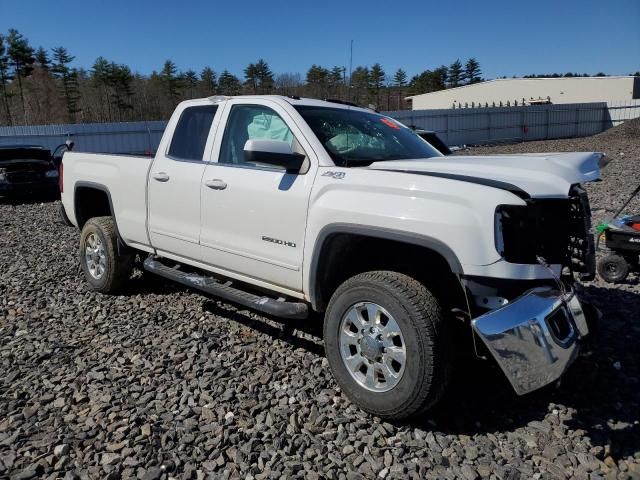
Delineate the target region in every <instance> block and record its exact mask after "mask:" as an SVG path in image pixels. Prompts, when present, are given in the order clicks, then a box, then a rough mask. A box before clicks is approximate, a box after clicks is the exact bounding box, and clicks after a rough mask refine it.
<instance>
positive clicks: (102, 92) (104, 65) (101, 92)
mask: <svg viewBox="0 0 640 480" xmlns="http://www.w3.org/2000/svg"><path fill="white" fill-rule="evenodd" d="M90 83H91V85H92V86H93V87H94V88H95V89H96V91H97V95H98V105H99V111H100V119H101V121H107V122H110V121H112V120H113V117H112V115H111V102H110V101H109V96H110V92H109V90H110V64H109V61H108V60H107V59H106V58H104V57H98V58H96V61H95V62H94V63H93V67H91V81H90Z"/></svg>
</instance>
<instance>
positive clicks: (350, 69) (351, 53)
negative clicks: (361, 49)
mask: <svg viewBox="0 0 640 480" xmlns="http://www.w3.org/2000/svg"><path fill="white" fill-rule="evenodd" d="M352 72H353V40H351V51H350V53H349V99H351V73H352Z"/></svg>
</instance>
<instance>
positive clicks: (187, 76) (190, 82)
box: [182, 70, 198, 98]
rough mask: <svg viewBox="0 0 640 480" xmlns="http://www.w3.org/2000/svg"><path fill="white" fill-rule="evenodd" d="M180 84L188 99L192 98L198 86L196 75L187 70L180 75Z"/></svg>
mask: <svg viewBox="0 0 640 480" xmlns="http://www.w3.org/2000/svg"><path fill="white" fill-rule="evenodd" d="M182 84H183V85H184V87H185V89H186V90H187V92H188V98H193V97H194V92H195V89H196V87H197V86H198V74H197V73H196V72H195V71H193V70H187V71H186V72H184V75H182Z"/></svg>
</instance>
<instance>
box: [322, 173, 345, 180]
mask: <svg viewBox="0 0 640 480" xmlns="http://www.w3.org/2000/svg"><path fill="white" fill-rule="evenodd" d="M345 175H346V173H345V172H332V171H328V172H324V173H323V174H322V176H323V177H331V178H333V179H335V180H342V179H343V178H344V176H345Z"/></svg>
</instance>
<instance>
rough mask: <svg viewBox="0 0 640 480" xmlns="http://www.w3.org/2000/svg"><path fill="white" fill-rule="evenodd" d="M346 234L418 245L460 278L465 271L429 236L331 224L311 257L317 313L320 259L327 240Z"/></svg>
mask: <svg viewBox="0 0 640 480" xmlns="http://www.w3.org/2000/svg"><path fill="white" fill-rule="evenodd" d="M340 233H346V234H354V235H362V236H364V237H372V238H379V239H383V240H394V241H397V242H403V243H408V244H411V245H417V246H420V247H425V248H428V249H430V250H433V251H434V252H436V253H437V254H439V255H440V256H442V257H443V258H444V259H445V261H446V262H447V263H448V265H449V267H450V268H451V272H452V273H453V274H455V275H456V276H458V277H460V276H461V275H463V273H464V271H463V269H462V264H461V263H460V260H459V259H458V257H457V255H456V254H455V252H454V251H453V250H452V249H451V248H450V247H449V246H448V245H447V244H445V243H444V242H442V241H441V240H438V239H436V238H433V237H429V236H427V235H420V234H417V233H411V232H404V231H402V230H395V229H391V228H385V227H372V226H368V225H359V224H351V223H331V224H328V225H325V226H324V227H323V228H322V229H321V230H320V233H318V236H317V237H316V241H315V244H314V248H313V254H312V256H311V264H310V267H309V296H310V299H311V305H312V307H313V309H314V310H316V311H317V308H318V305H319V302H320V293H319V285H318V284H317V278H318V270H319V268H320V259H321V257H322V250H323V248H324V246H325V243H326V241H327V239H328V238H329V237H330V236H332V235H335V234H340Z"/></svg>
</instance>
